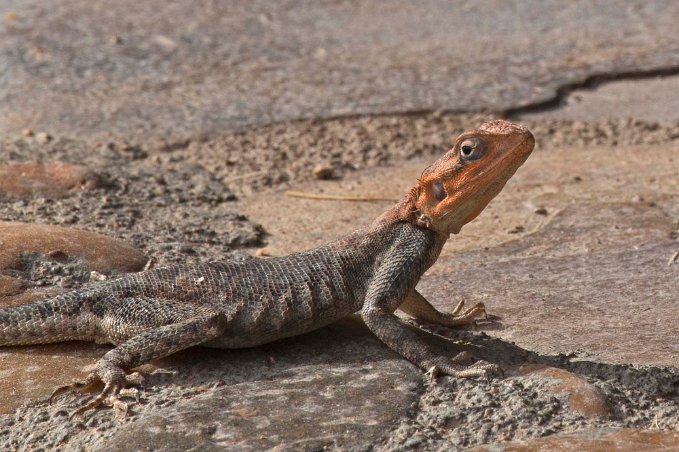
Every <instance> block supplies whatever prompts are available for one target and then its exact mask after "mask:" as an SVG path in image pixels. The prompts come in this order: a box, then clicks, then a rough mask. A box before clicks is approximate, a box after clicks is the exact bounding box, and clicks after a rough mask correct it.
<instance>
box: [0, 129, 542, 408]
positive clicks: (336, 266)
mask: <svg viewBox="0 0 679 452" xmlns="http://www.w3.org/2000/svg"><path fill="white" fill-rule="evenodd" d="M533 145H534V139H533V136H532V135H531V133H530V132H529V131H528V130H527V129H525V128H523V127H521V126H517V125H515V124H512V123H509V122H507V121H493V122H490V123H486V124H484V125H483V126H482V127H481V128H479V129H478V130H474V131H471V132H467V133H465V134H463V135H461V136H460V137H458V139H457V141H456V143H455V146H454V147H453V148H452V149H451V150H450V151H449V152H448V153H446V154H445V155H444V156H442V157H441V158H440V159H439V160H437V161H436V162H435V163H434V164H433V165H431V166H430V167H429V168H427V169H426V170H425V172H424V173H423V174H422V177H421V178H420V180H419V182H418V184H417V185H416V186H415V187H414V188H413V190H412V191H411V192H410V193H409V194H408V195H406V196H405V197H404V198H403V200H401V201H400V202H399V203H398V204H396V205H395V206H394V207H393V208H392V209H390V210H388V211H387V212H385V213H384V214H382V215H381V216H380V217H378V218H377V219H376V220H374V221H373V222H372V224H370V225H369V226H367V227H365V228H363V229H360V230H358V231H356V232H354V233H352V234H350V235H348V236H346V237H344V238H341V239H339V240H336V241H334V242H331V243H329V244H326V245H323V246H321V247H318V248H315V249H312V250H309V251H305V252H301V253H295V254H291V255H289V256H284V257H276V258H269V259H251V260H248V261H246V262H243V263H219V262H212V263H205V264H200V265H193V266H175V267H166V268H157V269H154V270H149V271H145V272H141V273H136V274H131V275H126V276H124V277H122V278H119V279H114V280H109V281H104V282H101V283H98V284H94V285H92V286H89V287H85V288H81V289H78V290H75V291H73V292H70V293H66V294H63V295H60V296H57V297H55V298H53V299H50V300H45V301H42V302H38V303H35V304H31V305H26V306H19V307H15V308H9V309H4V310H0V346H8V345H25V344H42V343H50V342H61V341H68V340H84V341H95V342H98V343H111V344H114V345H115V346H116V347H115V348H113V349H111V350H110V351H108V352H107V353H106V354H105V355H104V356H103V357H102V358H101V360H100V361H99V362H98V363H97V366H96V368H95V370H94V371H93V372H92V373H91V374H90V375H89V376H88V377H87V379H86V380H85V381H84V382H82V383H77V384H75V385H73V386H74V387H82V386H84V385H88V384H91V383H94V382H96V381H99V380H101V381H103V383H104V385H105V386H104V390H103V391H102V392H101V394H100V395H99V396H98V397H96V398H95V399H94V401H92V402H91V403H89V404H87V405H85V406H84V407H82V408H80V409H79V410H78V411H77V412H82V411H84V410H86V409H89V408H93V407H96V406H97V405H99V404H100V403H102V402H103V401H105V400H108V401H109V402H111V403H113V404H114V405H115V404H116V403H120V402H118V400H117V396H118V393H119V392H120V390H121V389H122V388H124V387H125V386H126V385H128V384H133V383H138V382H139V381H140V376H139V374H137V373H132V374H128V373H127V372H128V371H129V370H130V369H132V368H134V367H137V366H139V365H141V364H144V363H146V362H148V361H150V360H153V359H156V358H161V357H164V356H167V355H170V354H172V353H174V352H177V351H179V350H182V349H186V348H189V347H192V346H195V345H203V346H210V347H219V348H241V347H251V346H256V345H260V344H264V343H267V342H271V341H274V340H277V339H281V338H284V337H289V336H294V335H298V334H302V333H305V332H308V331H311V330H314V329H317V328H320V327H322V326H324V325H327V324H329V323H332V322H333V321H336V320H338V319H340V318H342V317H345V316H347V315H350V314H352V313H354V312H357V311H360V312H361V316H362V318H363V319H364V321H365V323H366V325H367V326H368V328H369V329H370V330H371V331H372V332H373V333H374V334H375V335H376V336H377V337H378V338H380V339H381V340H382V341H383V342H384V343H385V344H387V345H388V346H389V347H390V348H392V349H393V350H395V351H397V352H398V353H399V354H401V355H402V356H403V357H405V358H406V359H408V360H410V361H411V362H412V363H414V364H416V365H418V366H419V367H421V368H422V369H425V370H431V371H434V372H441V373H444V374H448V375H454V376H459V377H467V376H480V375H484V374H486V373H488V372H493V371H495V370H497V366H495V365H493V364H490V363H486V362H483V361H479V362H477V363H475V364H473V365H463V364H462V357H455V358H450V357H446V356H440V355H437V354H435V353H434V352H433V351H431V350H430V349H429V348H428V347H427V346H426V345H425V343H424V342H423V340H422V339H421V338H419V337H418V336H417V335H415V334H414V333H413V332H411V331H409V330H408V329H406V328H405V327H404V326H403V324H402V323H401V321H400V320H399V319H398V317H396V316H395V315H394V311H395V310H396V309H398V308H400V309H401V310H403V311H404V312H406V313H407V314H409V315H412V316H413V317H416V318H419V319H422V320H425V321H429V322H433V323H439V324H442V325H448V326H455V325H461V324H466V323H472V322H473V321H474V320H475V319H477V318H479V317H481V316H483V315H485V308H484V306H483V305H482V304H480V303H479V304H477V305H476V306H473V307H472V308H469V309H467V310H464V311H463V310H462V305H460V306H458V308H457V309H456V310H455V311H454V312H453V313H442V312H439V311H437V310H436V309H435V308H434V307H433V306H432V305H431V304H430V303H429V302H428V301H427V300H426V299H425V298H424V297H423V296H422V295H420V294H419V293H418V292H417V291H416V290H415V286H416V285H417V283H418V281H419V279H420V277H421V276H422V274H423V273H424V272H425V271H426V270H427V269H428V268H429V267H430V266H431V265H433V264H434V262H435V261H436V259H437V258H438V256H439V253H440V251H441V249H442V247H443V245H444V244H445V242H446V240H447V239H448V237H449V234H450V233H457V232H459V230H460V228H461V227H462V226H463V225H464V224H466V223H468V222H469V221H471V220H472V219H474V218H475V217H476V216H477V215H478V214H479V213H480V212H481V211H482V210H483V208H484V207H485V206H486V205H487V204H488V202H490V200H491V199H492V198H493V197H494V196H495V195H497V194H498V193H499V192H500V190H501V189H502V187H503V186H504V184H505V183H506V182H507V180H508V179H509V178H510V177H511V176H512V175H513V174H514V172H515V171H516V169H517V168H518V167H519V166H521V164H522V163H523V162H524V161H525V160H526V158H527V157H528V156H529V155H530V153H531V151H532V149H533ZM63 389H64V388H60V389H58V390H57V392H61V391H62V390H63Z"/></svg>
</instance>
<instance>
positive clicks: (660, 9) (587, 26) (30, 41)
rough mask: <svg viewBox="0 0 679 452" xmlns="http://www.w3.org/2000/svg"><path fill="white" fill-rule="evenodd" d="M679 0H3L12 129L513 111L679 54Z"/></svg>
mask: <svg viewBox="0 0 679 452" xmlns="http://www.w3.org/2000/svg"><path fill="white" fill-rule="evenodd" d="M678 8H679V6H678V5H677V3H676V2H671V1H666V2H647V1H641V0H637V1H634V2H616V1H611V2H607V5H606V6H601V5H600V4H596V3H593V4H588V3H579V2H575V3H570V2H568V3H566V4H564V2H561V1H558V0H550V1H522V2H513V3H512V2H510V3H506V2H494V1H491V0H485V1H458V2H455V3H452V4H451V3H446V2H439V1H436V0H427V1H418V2H411V1H407V0H399V1H397V2H392V3H391V4H390V5H389V7H387V8H385V7H384V6H383V5H381V4H380V3H379V2H372V1H369V0H361V1H353V2H348V3H344V2H340V3H319V2H314V1H303V2H295V3H291V4H288V3H277V2H276V3H272V2H269V1H255V2H253V1H250V0H240V1H229V2H226V3H222V2H209V1H200V2H196V1H189V0H183V1H177V2H173V4H172V6H171V7H168V5H167V3H166V2H164V1H161V0H152V1H151V0H150V1H145V2H138V1H132V0H125V1H118V2H116V3H115V4H114V5H112V4H111V3H110V2H107V1H104V0H97V1H92V0H69V1H64V2H60V5H59V7H58V8H55V7H54V6H53V5H51V4H48V3H45V2H43V1H40V0H31V1H26V2H16V1H12V2H3V3H2V6H0V14H2V15H4V23H3V24H2V28H1V29H0V43H2V44H1V45H0V62H2V63H0V64H2V66H1V67H2V70H0V74H2V75H0V98H2V99H3V102H2V104H0V134H5V135H9V136H18V135H19V134H20V133H21V131H22V130H23V129H25V128H31V129H33V130H41V131H47V132H49V133H50V134H52V135H55V136H59V135H66V136H87V137H92V136H96V137H99V138H102V137H109V136H110V134H112V135H113V136H114V137H125V138H129V137H131V136H134V137H136V138H137V139H139V140H142V139H143V140H148V139H149V138H150V137H152V136H154V137H157V138H162V139H165V140H169V141H170V142H179V141H181V140H184V139H187V138H192V137H197V136H201V135H208V136H214V135H219V134H221V133H223V132H224V130H234V129H237V128H244V127H251V126H261V125H265V124H270V123H275V122H281V121H288V120H294V119H301V118H328V117H334V116H342V115H357V114H371V113H379V114H383V113H394V112H417V111H423V110H429V111H435V110H453V111H478V110H492V111H503V110H505V109H508V108H515V107H520V106H523V105H528V104H534V103H540V102H544V101H546V100H549V99H552V98H554V97H555V96H556V91H557V89H558V88H559V87H561V86H562V85H564V84H570V83H578V82H580V81H582V80H585V79H586V78H587V77H588V76H590V75H591V74H593V73H615V72H616V71H623V72H625V73H634V72H635V71H639V72H652V71H654V70H656V69H664V68H672V67H674V68H676V67H677V65H679V41H677V40H676V39H674V32H675V26H676V24H675V18H676V17H677V15H679V10H678ZM178 18H181V20H178ZM135 141H136V140H135Z"/></svg>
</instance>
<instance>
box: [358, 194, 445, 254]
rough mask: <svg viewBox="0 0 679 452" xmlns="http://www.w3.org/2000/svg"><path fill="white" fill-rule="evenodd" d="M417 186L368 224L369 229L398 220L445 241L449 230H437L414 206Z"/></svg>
mask: <svg viewBox="0 0 679 452" xmlns="http://www.w3.org/2000/svg"><path fill="white" fill-rule="evenodd" d="M416 199H417V187H415V188H413V190H411V192H410V193H408V194H407V195H406V196H404V197H403V199H401V200H400V201H399V202H398V203H397V204H396V205H395V206H393V207H392V208H391V209H389V210H387V211H386V212H384V213H383V214H382V215H380V216H379V217H377V218H376V219H375V221H373V223H372V224H371V226H370V229H371V230H375V229H377V228H380V227H383V226H385V225H388V224H394V223H398V222H405V223H410V224H412V225H413V226H416V227H418V228H421V229H428V230H430V231H433V232H435V233H436V234H437V236H438V237H437V238H438V240H442V241H443V243H445V241H446V240H448V238H449V237H450V232H447V231H440V230H437V229H436V228H435V227H434V225H433V224H432V223H431V219H430V218H428V217H427V216H426V215H424V214H422V212H420V210H419V209H418V208H417V206H416Z"/></svg>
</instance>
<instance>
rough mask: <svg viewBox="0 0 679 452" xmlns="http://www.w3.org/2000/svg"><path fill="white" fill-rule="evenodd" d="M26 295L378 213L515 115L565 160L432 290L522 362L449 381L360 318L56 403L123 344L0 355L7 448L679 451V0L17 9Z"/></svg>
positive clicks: (347, 224) (1, 53) (280, 246)
mask: <svg viewBox="0 0 679 452" xmlns="http://www.w3.org/2000/svg"><path fill="white" fill-rule="evenodd" d="M0 14H1V16H0V98H1V99H2V102H0V220H1V221H0V306H13V305H17V304H21V303H27V302H30V301H34V300H37V299H41V298H44V297H46V296H49V295H52V294H55V293H59V292H61V291H64V290H69V289H72V288H77V287H79V286H81V285H83V284H94V283H96V280H97V279H101V278H103V277H108V278H114V277H117V276H119V275H121V274H123V273H125V272H132V271H140V270H142V269H143V268H145V267H150V266H153V265H167V264H175V263H186V262H195V261H206V260H216V259H248V258H250V256H251V255H254V254H258V255H282V254H285V253H289V252H293V251H297V250H302V249H305V248H308V247H311V246H315V245H317V244H320V243H322V242H324V241H327V240H330V239H332V238H335V237H338V236H340V235H342V234H345V233H347V232H350V231H351V230H353V229H355V228H357V227H360V226H362V225H363V224H365V223H366V222H368V221H370V220H371V219H372V218H373V217H374V216H376V215H378V214H379V213H380V212H381V211H383V210H385V209H386V208H388V206H389V204H390V201H375V202H366V203H364V202H352V201H322V200H312V199H305V198H293V197H290V196H288V195H286V191H287V190H295V191H302V192H305V193H311V194H315V195H318V194H322V195H340V196H361V197H379V198H387V199H394V200H396V199H398V198H399V197H400V196H401V195H402V194H403V193H405V192H406V191H407V190H408V188H409V187H410V186H411V185H412V184H413V183H414V182H415V181H416V179H417V176H418V175H419V173H420V172H421V171H422V169H423V168H424V167H425V166H426V165H427V164H428V162H430V161H432V160H433V159H434V158H435V157H436V156H438V155H440V153H441V152H444V151H445V150H446V149H447V148H448V147H449V146H450V145H451V144H452V142H453V140H454V138H455V136H456V134H458V133H460V132H462V131H463V130H465V129H468V128H473V127H477V126H478V125H480V124H481V123H482V122H483V121H485V120H487V119H489V118H493V117H509V118H511V119H513V120H517V121H521V122H523V123H525V124H526V125H528V126H529V127H530V128H531V130H532V131H533V133H534V134H535V136H536V138H537V148H536V151H535V152H534V154H533V155H532V156H531V158H530V159H529V160H528V162H527V163H526V164H525V165H524V167H523V168H522V169H521V170H520V171H519V172H518V173H517V174H516V176H515V177H514V179H512V181H510V183H509V184H508V185H507V187H506V189H505V190H504V192H503V193H502V194H501V195H500V196H498V198H497V199H496V200H495V201H493V203H491V205H490V206H489V207H488V209H487V210H486V212H484V214H482V215H481V216H480V217H479V218H478V219H477V220H475V221H474V222H473V223H471V224H469V225H468V226H467V227H466V228H465V229H464V230H463V231H462V233H461V234H459V235H458V236H455V237H454V238H453V240H451V241H450V243H449V244H448V245H447V246H446V249H445V250H444V252H443V254H442V256H441V258H440V260H439V262H438V263H437V264H436V265H435V266H434V267H433V268H432V269H431V270H430V272H429V273H428V274H427V275H425V277H424V278H423V280H422V282H421V283H420V286H419V288H420V289H421V290H422V292H423V293H425V294H426V295H427V296H428V298H430V299H432V300H433V301H434V303H435V304H436V305H437V306H439V307H440V308H441V309H448V310H451V309H453V308H454V306H455V305H456V304H457V303H458V302H459V301H460V300H461V299H464V300H465V301H466V302H467V303H475V302H478V301H483V302H484V303H486V305H487V307H488V309H489V312H490V313H491V314H492V315H491V317H490V319H489V320H488V321H487V322H481V323H479V325H478V326H477V328H476V329H468V330H451V329H447V328H440V327H435V326H432V325H415V324H413V328H422V329H427V330H430V331H434V332H435V333H437V336H436V338H435V339H431V341H432V345H433V346H435V347H441V348H442V349H444V350H445V353H450V354H451V356H452V355H454V354H455V353H457V352H459V351H460V350H461V349H466V350H469V351H471V352H472V353H473V354H474V355H475V356H477V357H479V358H483V359H487V360H490V361H494V362H497V363H499V364H501V365H502V366H503V368H504V369H505V377H504V378H494V379H489V380H455V379H450V378H448V377H442V378H439V379H438V380H437V381H436V382H434V383H431V382H429V380H428V379H427V378H425V377H424V376H423V375H422V374H421V372H420V371H419V370H418V369H416V368H415V367H414V366H412V365H411V364H409V363H408V362H406V361H404V360H403V359H401V358H400V357H398V356H396V355H395V354H394V353H393V352H391V351H390V350H388V349H387V348H386V347H385V346H383V345H382V344H380V343H379V341H378V340H377V339H376V338H374V337H373V336H372V335H371V334H370V333H369V332H368V330H367V328H366V327H365V326H364V325H363V324H362V323H361V321H360V319H359V318H357V317H356V318H353V317H352V318H348V319H345V320H343V321H341V322H338V323H337V324H334V325H331V326H330V327H327V328H324V329H322V330H319V331H317V332H314V333H310V334H308V335H305V336H301V337H297V338H291V339H288V340H284V341H280V342H277V343H274V344H270V345H267V346H263V347H259V348H256V349H249V350H232V351H225V350H210V349H194V350H188V351H185V352H182V353H178V354H176V355H174V356H171V357H168V358H166V359H163V360H159V361H158V362H154V363H152V364H151V365H149V366H147V367H148V368H146V369H145V370H148V371H153V370H154V369H158V368H165V369H170V370H173V371H176V374H175V375H168V374H164V373H155V374H153V375H151V376H149V377H148V378H147V381H146V386H145V388H144V389H143V390H142V391H141V392H140V394H139V401H138V403H134V402H135V400H134V399H130V408H129V412H128V414H127V416H125V417H121V416H118V415H116V413H115V411H113V410H107V409H102V410H98V411H97V412H94V413H88V414H87V415H86V416H82V417H77V418H73V419H70V420H69V418H68V415H69V414H70V413H71V412H72V411H73V410H74V409H75V407H77V406H78V405H79V404H80V403H82V401H83V400H84V399H85V398H86V397H89V396H90V395H87V394H85V395H68V396H64V397H62V398H60V399H59V400H58V401H57V402H56V403H55V404H53V405H51V406H50V405H48V404H47V403H46V402H45V399H46V398H47V397H48V396H49V395H50V394H51V392H52V390H53V389H54V387H56V386H59V385H62V384H67V383H69V382H70V380H71V379H73V378H80V377H83V376H84V375H86V373H87V371H88V370H89V369H91V368H92V366H93V365H94V363H95V362H96V360H97V359H98V358H99V357H100V356H101V355H102V354H103V353H104V352H105V351H106V350H107V349H108V347H107V346H101V345H94V344H83V343H68V344H54V345H46V346H36V347H16V348H3V349H2V350H1V351H0V377H1V378H0V394H1V395H0V413H3V414H2V416H0V445H2V448H3V449H25V450H33V449H39V448H45V449H47V448H50V449H51V448H55V447H59V448H63V449H69V450H70V449H86V450H104V449H105V450H117V449H119V450H123V449H124V450H130V449H153V450H156V449H157V450H185V449H201V450H203V449H225V448H228V449H230V450H231V449H236V450H259V449H263V448H273V447H277V448H279V449H284V450H318V449H323V448H330V449H348V450H359V449H360V450H363V449H379V450H401V449H428V450H450V449H451V448H453V449H455V448H476V449H475V450H505V449H506V450H517V449H522V448H529V449H531V450H536V449H537V450H541V449H542V450H553V449H555V448H559V447H561V448H572V449H579V450H583V449H584V450H601V449H605V448H612V447H618V448H620V450H635V451H636V450H640V449H641V450H653V449H655V450H669V449H670V448H672V447H673V446H674V447H676V444H678V443H679V433H678V432H679V370H678V369H677V368H678V367H679V358H678V356H679V346H677V340H676V338H677V337H679V326H678V324H677V322H676V317H677V312H678V309H679V291H678V282H679V259H677V256H678V253H679V113H678V112H679V96H678V95H677V94H676V93H677V92H679V77H678V75H679V41H678V40H677V39H675V38H674V35H675V28H676V24H675V22H676V20H675V18H676V17H677V16H679V7H678V6H677V4H676V2H671V1H667V2H644V1H638V2H635V1H632V2H630V1H626V2H622V1H620V2H615V1H606V2H595V3H593V2H568V3H564V2H559V1H541V2H534V1H517V2H493V1H480V2H479V1H468V2H466V1H456V2H440V1H418V2H407V1H401V0H398V1H393V2H389V3H383V2H371V1H339V2H275V3H274V2H266V1H261V2H260V1H254V2H252V1H230V2H214V1H176V2H161V1H156V0H150V1H145V2H138V1H137V2H132V1H126V0H125V1H117V2H104V1H85V0H70V1H62V2H58V3H52V2H41V1H38V0H27V1H19V0H9V1H5V2H3V3H2V4H1V5H0Z"/></svg>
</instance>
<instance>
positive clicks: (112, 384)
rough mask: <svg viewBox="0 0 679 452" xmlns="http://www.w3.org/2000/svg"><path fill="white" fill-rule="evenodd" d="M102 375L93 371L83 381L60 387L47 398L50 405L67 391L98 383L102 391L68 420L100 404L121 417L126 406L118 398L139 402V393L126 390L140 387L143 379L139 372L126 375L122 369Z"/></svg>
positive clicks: (125, 411)
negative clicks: (102, 387) (101, 386)
mask: <svg viewBox="0 0 679 452" xmlns="http://www.w3.org/2000/svg"><path fill="white" fill-rule="evenodd" d="M101 374H102V375H103V377H102V376H100V373H99V372H98V371H97V370H95V371H94V372H92V373H90V374H89V375H88V376H87V378H85V380H83V381H74V382H73V383H72V384H70V385H65V386H60V387H58V388H57V389H55V390H54V392H53V393H52V395H51V396H50V398H49V403H50V405H51V404H52V403H53V402H54V400H55V398H56V397H58V396H59V395H61V394H63V393H65V392H68V391H74V392H75V391H80V390H81V389H83V388H85V387H87V386H90V385H93V384H95V383H97V382H99V381H102V382H103V383H104V389H103V390H102V391H101V393H99V395H97V396H96V397H95V398H94V399H93V400H92V401H91V402H89V403H87V404H85V405H83V406H81V407H80V408H78V409H77V410H75V411H74V412H73V413H72V414H71V416H69V419H70V418H73V417H74V416H77V415H79V414H82V413H84V412H85V411H87V410H90V409H94V408H97V407H99V406H100V405H102V404H104V403H105V404H106V405H109V406H111V407H113V408H114V409H116V410H118V411H121V412H122V413H123V415H125V414H127V410H128V408H129V407H128V405H127V404H126V403H125V402H123V401H122V400H120V397H121V396H122V397H129V396H130V395H132V396H134V397H135V398H136V399H137V401H138V400H139V393H138V391H137V390H136V389H132V390H130V389H126V388H127V386H140V385H141V384H142V383H143V381H144V378H143V376H142V375H141V374H140V373H139V372H133V373H131V374H126V373H125V372H124V371H123V370H122V369H115V370H109V371H108V372H102V373H101Z"/></svg>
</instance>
